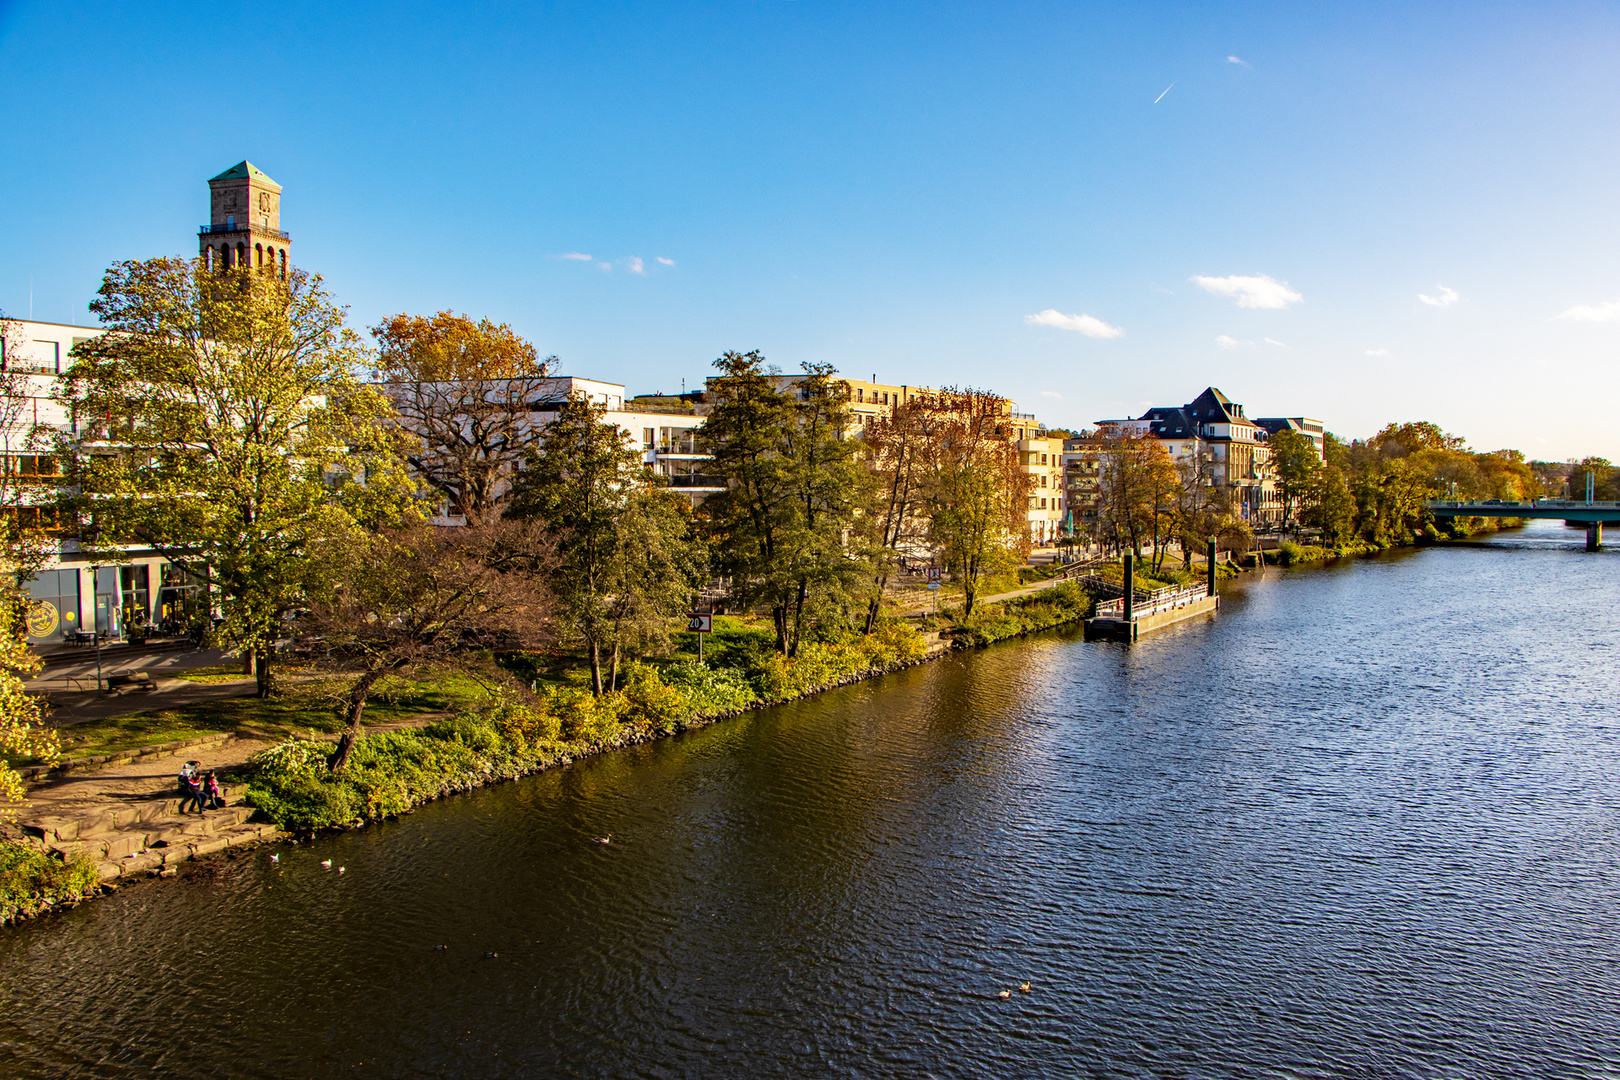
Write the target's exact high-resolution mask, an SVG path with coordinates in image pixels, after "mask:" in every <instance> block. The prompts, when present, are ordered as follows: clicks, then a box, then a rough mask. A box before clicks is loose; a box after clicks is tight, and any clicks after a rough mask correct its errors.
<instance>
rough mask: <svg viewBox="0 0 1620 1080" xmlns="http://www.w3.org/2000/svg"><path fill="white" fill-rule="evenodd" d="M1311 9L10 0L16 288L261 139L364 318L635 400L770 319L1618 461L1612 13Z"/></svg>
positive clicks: (1347, 427) (792, 331)
mask: <svg viewBox="0 0 1620 1080" xmlns="http://www.w3.org/2000/svg"><path fill="white" fill-rule="evenodd" d="M1326 8H1330V6H1329V5H1310V4H1291V5H1275V4H1261V3H1245V4H1226V5H1221V4H1186V5H1167V4H1161V5H1152V4H1132V5H1116V6H1088V5H1081V4H1048V3H1029V4H1017V3H994V4H990V3H985V4H972V5H949V4H938V5H922V4H909V5H902V4H891V5H883V4H871V3H859V4H857V3H830V2H825V0H771V2H757V3H739V4H718V3H716V4H668V3H666V4H646V5H637V4H611V3H591V4H550V5H544V4H534V5H518V4H513V5H505V6H502V5H480V6H477V7H476V8H465V9H464V8H453V7H451V6H448V5H446V6H443V7H429V6H415V5H411V4H408V3H397V4H388V5H368V4H364V3H353V4H346V5H331V4H320V5H304V4H299V3H285V4H281V5H276V6H273V7H268V8H263V7H261V8H255V7H252V6H248V7H240V6H239V7H235V8H230V9H226V8H223V7H221V6H219V5H217V4H212V5H206V6H205V5H186V4H151V5H131V4H104V5H103V4H93V3H86V4H60V3H58V4H45V3H6V2H5V0H0V95H3V102H4V115H5V117H6V119H7V127H8V130H9V133H10V138H9V139H8V140H7V150H8V151H9V153H8V154H7V166H6V167H5V168H4V169H3V170H0V193H3V197H0V310H4V311H5V312H6V313H7V314H10V315H13V316H19V317H26V316H27V315H28V312H29V304H30V302H32V305H33V307H32V310H33V314H34V316H35V317H36V318H40V319H48V320H53V321H61V322H86V321H88V320H89V318H90V317H89V315H88V313H87V312H86V310H85V306H86V304H87V303H88V302H89V300H90V299H91V297H92V295H93V294H94V291H95V288H96V286H97V285H98V283H99V280H100V275H101V273H102V272H103V270H104V269H105V268H106V267H107V265H108V264H110V263H111V262H113V261H114V260H117V259H122V258H145V257H150V256H155V255H163V254H182V253H184V254H194V253H195V250H196V238H195V232H196V228H197V226H198V225H199V224H201V223H202V222H203V221H204V220H205V219H206V216H207V207H208V203H207V187H206V183H205V182H206V180H207V179H208V178H209V177H210V176H213V175H214V174H216V173H218V172H220V171H221V170H223V169H225V168H227V167H229V166H230V165H233V164H235V163H236V162H237V161H240V160H242V159H243V158H247V159H249V160H251V161H253V162H254V163H255V164H256V165H258V166H259V167H261V168H262V169H264V170H265V171H266V172H268V173H269V174H270V175H271V176H272V177H274V178H275V179H276V180H277V181H278V182H279V183H281V184H282V185H283V186H284V188H285V192H284V196H283V216H282V224H283V227H284V228H286V229H288V230H289V231H290V232H291V233H292V236H293V254H294V259H295V262H297V263H298V264H300V265H302V266H304V267H306V268H309V269H313V270H316V271H318V272H320V273H322V274H323V275H324V276H325V277H326V279H327V282H328V284H329V285H330V286H331V288H332V289H333V290H334V292H335V293H336V294H337V296H338V297H339V298H340V299H341V300H342V301H343V302H344V303H346V304H348V305H350V306H351V309H352V315H353V318H354V321H355V324H356V325H357V326H365V325H369V324H372V323H375V322H377V321H378V320H379V319H381V318H382V317H384V316H386V315H388V314H391V313H394V312H400V311H410V312H431V311H435V310H439V309H441V308H453V309H455V310H459V311H465V312H468V313H470V314H473V315H477V316H488V317H491V318H494V319H497V320H500V321H505V322H510V323H511V324H512V325H513V326H515V327H516V328H517V329H518V330H519V331H520V332H521V333H523V334H524V335H525V336H527V337H528V338H530V340H532V341H533V342H534V343H535V344H536V345H537V346H538V347H539V348H540V349H541V350H542V351H543V352H547V353H556V354H558V355H559V356H560V357H561V358H562V361H563V366H564V370H566V371H567V372H568V373H570V374H577V375H584V376H589V377H594V378H601V379H607V380H611V381H615V382H623V383H626V384H627V385H628V386H629V387H630V389H631V391H632V392H646V391H655V390H663V391H670V390H675V389H678V388H679V386H680V380H681V379H683V378H684V379H686V380H687V381H688V385H696V383H697V382H698V381H699V380H701V379H702V378H703V377H704V376H705V375H706V374H709V373H710V371H711V368H710V364H711V362H712V361H713V359H714V357H715V356H717V355H718V354H719V353H720V352H722V351H724V350H727V349H738V350H746V349H752V348H758V349H760V350H762V351H763V352H764V353H765V354H766V355H767V356H768V357H769V358H770V359H771V360H772V361H773V362H775V363H777V364H779V365H781V366H782V367H783V368H784V369H789V370H791V369H795V368H797V366H798V365H799V364H800V363H801V362H802V361H806V360H818V361H830V362H832V363H833V364H835V365H836V366H837V367H838V368H839V369H840V370H842V371H845V372H847V373H850V374H854V375H860V376H871V375H872V374H874V373H875V374H876V375H877V376H878V377H879V378H880V379H883V380H885V381H892V382H906V383H915V384H926V385H936V386H937V385H944V384H958V385H961V384H971V385H976V386H981V387H986V388H990V389H994V390H997V391H999V392H1001V393H1005V394H1007V395H1009V396H1011V397H1013V398H1015V399H1017V400H1018V401H1019V402H1020V404H1022V405H1023V406H1024V408H1025V409H1026V410H1028V411H1032V412H1035V413H1037V414H1038V415H1040V416H1041V417H1042V419H1045V420H1047V421H1048V422H1049V423H1052V424H1055V425H1056V424H1061V425H1069V426H1080V425H1085V424H1088V423H1090V422H1092V421H1094V420H1097V419H1099V418H1104V417H1113V416H1119V415H1124V414H1132V415H1134V414H1137V413H1139V412H1140V411H1141V410H1142V409H1143V408H1145V407H1146V406H1147V405H1148V404H1150V403H1151V404H1157V405H1165V404H1180V403H1183V402H1186V401H1189V400H1191V399H1192V397H1193V396H1194V395H1196V394H1197V392H1198V391H1200V390H1201V389H1202V388H1203V387H1204V386H1206V385H1210V384H1213V385H1216V386H1219V387H1221V388H1222V389H1223V390H1225V391H1226V392H1227V393H1228V395H1230V396H1231V397H1232V398H1233V399H1234V400H1237V401H1239V402H1242V403H1244V404H1245V405H1246V406H1247V409H1248V411H1249V414H1250V415H1252V416H1261V415H1264V416H1271V415H1300V414H1305V415H1310V416H1315V417H1318V418H1320V419H1322V420H1324V421H1326V422H1327V424H1328V427H1329V428H1330V429H1331V430H1333V431H1336V432H1339V433H1340V434H1342V435H1344V436H1346V437H1351V436H1363V435H1366V434H1369V433H1371V432H1373V431H1375V430H1376V429H1377V428H1378V427H1380V426H1382V425H1383V424H1384V423H1386V422H1389V421H1402V420H1409V419H1430V420H1434V421H1435V422H1437V423H1440V424H1441V425H1442V426H1444V427H1446V428H1447V429H1448V430H1451V431H1454V432H1456V433H1458V434H1461V435H1463V436H1465V437H1466V438H1467V439H1468V440H1469V441H1470V442H1471V443H1472V444H1473V445H1474V446H1476V447H1477V448H1480V449H1495V448H1498V447H1504V446H1512V447H1517V448H1520V449H1522V450H1524V451H1525V452H1526V453H1528V454H1529V455H1531V456H1532V457H1543V458H1552V459H1561V458H1564V457H1568V456H1572V455H1584V454H1588V453H1602V454H1604V455H1606V456H1608V457H1610V458H1620V422H1616V421H1615V420H1614V419H1613V406H1612V403H1613V402H1615V401H1616V400H1617V398H1620V364H1617V362H1616V361H1617V359H1620V355H1617V353H1620V199H1617V197H1616V193H1617V178H1620V138H1617V135H1620V131H1617V127H1620V125H1617V120H1620V62H1617V60H1616V58H1617V57H1620V8H1617V7H1616V5H1614V4H1612V3H1611V4H1596V3H1571V4H1560V3H1542V4H1535V5H1531V4H1515V5H1490V4H1478V3H1470V4H1455V5H1442V4H1430V5H1411V4H1390V5H1361V6H1358V7H1355V8H1354V9H1353V10H1351V9H1345V10H1323V9H1326ZM227 11H228V13H229V14H228V17H226V16H225V15H222V13H224V12H227ZM1167 88H1168V92H1166V90H1167ZM570 255H588V256H589V258H588V259H583V258H568V257H567V256H570ZM660 260H668V261H667V262H665V261H660ZM30 291H31V295H32V299H31V301H30ZM1423 297H1427V298H1428V299H1429V301H1433V302H1432V303H1431V302H1426V301H1425V300H1424V299H1422V298H1423ZM1110 335H1112V336H1110Z"/></svg>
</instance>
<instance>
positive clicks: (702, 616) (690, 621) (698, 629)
mask: <svg viewBox="0 0 1620 1080" xmlns="http://www.w3.org/2000/svg"><path fill="white" fill-rule="evenodd" d="M686 632H687V633H689V634H696V635H697V636H698V663H700V664H701V663H703V635H704V634H712V633H714V616H713V615H712V614H710V613H709V612H707V611H694V612H692V613H691V614H690V615H688V616H687V617H686Z"/></svg>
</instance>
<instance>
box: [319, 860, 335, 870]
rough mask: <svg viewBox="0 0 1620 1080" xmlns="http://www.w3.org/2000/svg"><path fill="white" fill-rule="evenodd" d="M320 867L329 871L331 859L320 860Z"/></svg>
mask: <svg viewBox="0 0 1620 1080" xmlns="http://www.w3.org/2000/svg"><path fill="white" fill-rule="evenodd" d="M321 865H322V866H324V867H326V868H327V869H328V870H330V869H332V860H331V859H322V860H321Z"/></svg>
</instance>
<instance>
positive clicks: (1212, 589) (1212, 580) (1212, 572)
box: [1204, 540, 1215, 596]
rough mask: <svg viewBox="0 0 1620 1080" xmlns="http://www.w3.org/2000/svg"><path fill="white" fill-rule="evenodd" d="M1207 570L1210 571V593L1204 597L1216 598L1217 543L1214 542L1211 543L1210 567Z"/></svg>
mask: <svg viewBox="0 0 1620 1080" xmlns="http://www.w3.org/2000/svg"><path fill="white" fill-rule="evenodd" d="M1205 569H1207V570H1208V571H1209V592H1207V593H1205V594H1204V595H1205V596H1214V595H1215V541H1213V540H1211V541H1210V542H1209V565H1208V566H1207V567H1206V568H1205Z"/></svg>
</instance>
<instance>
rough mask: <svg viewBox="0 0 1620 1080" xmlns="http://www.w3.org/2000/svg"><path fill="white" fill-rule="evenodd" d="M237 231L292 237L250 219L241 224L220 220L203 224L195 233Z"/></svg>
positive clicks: (202, 234) (206, 233)
mask: <svg viewBox="0 0 1620 1080" xmlns="http://www.w3.org/2000/svg"><path fill="white" fill-rule="evenodd" d="M239 232H240V233H245V232H254V233H268V234H270V235H271V236H276V237H280V238H281V239H283V240H291V239H292V234H291V233H286V232H282V231H281V230H280V229H272V228H271V227H270V226H268V225H257V224H255V223H253V222H251V221H249V222H246V223H244V224H241V225H237V224H234V223H231V222H220V223H218V224H216V225H204V226H203V227H202V228H200V229H198V230H197V235H198V236H207V235H209V234H210V233H239Z"/></svg>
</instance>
